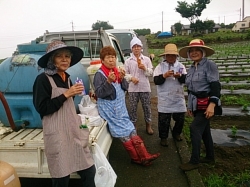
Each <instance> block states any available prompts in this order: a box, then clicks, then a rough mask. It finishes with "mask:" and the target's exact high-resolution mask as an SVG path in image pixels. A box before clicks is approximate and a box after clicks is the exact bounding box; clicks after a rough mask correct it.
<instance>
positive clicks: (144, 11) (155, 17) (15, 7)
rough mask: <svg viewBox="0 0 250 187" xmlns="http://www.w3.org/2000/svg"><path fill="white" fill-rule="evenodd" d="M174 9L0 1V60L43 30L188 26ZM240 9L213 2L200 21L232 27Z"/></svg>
mask: <svg viewBox="0 0 250 187" xmlns="http://www.w3.org/2000/svg"><path fill="white" fill-rule="evenodd" d="M180 1H181V0H180ZM187 2H188V3H190V2H194V0H187ZM176 6H177V0H0V59H2V58H6V57H10V56H11V55H12V53H13V52H14V50H15V49H16V46H17V44H20V43H27V42H30V41H31V40H34V39H35V38H37V37H39V36H41V35H43V33H44V32H45V30H48V31H51V32H55V31H71V30H72V27H73V29H74V30H76V31H79V30H91V26H92V24H93V23H95V22H96V21H97V20H100V21H108V22H109V23H110V24H111V25H112V26H114V28H115V29H143V28H150V29H151V32H157V31H161V30H162V28H163V30H164V31H170V26H171V25H173V24H174V23H176V22H178V21H181V23H182V24H189V22H188V20H187V19H185V18H182V17H181V16H180V14H179V13H177V12H175V10H174V9H175V8H176ZM240 9H242V0H212V2H211V3H210V4H209V5H208V6H207V9H206V10H204V11H203V13H202V16H201V19H202V20H205V19H212V20H214V21H215V22H216V23H225V24H229V23H235V22H236V21H239V20H240V15H242V14H240ZM244 15H245V17H246V16H250V0H245V12H244ZM162 20H163V24H162Z"/></svg>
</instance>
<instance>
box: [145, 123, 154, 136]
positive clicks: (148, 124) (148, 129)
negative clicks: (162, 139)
mask: <svg viewBox="0 0 250 187" xmlns="http://www.w3.org/2000/svg"><path fill="white" fill-rule="evenodd" d="M146 132H147V134H149V135H152V134H154V131H153V129H152V127H151V124H150V123H148V122H146Z"/></svg>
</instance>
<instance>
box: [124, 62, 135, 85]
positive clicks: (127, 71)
mask: <svg viewBox="0 0 250 187" xmlns="http://www.w3.org/2000/svg"><path fill="white" fill-rule="evenodd" d="M128 61H129V60H128V59H127V60H126V61H125V63H124V69H125V72H126V75H125V77H124V78H125V79H126V81H127V82H131V79H132V77H133V76H132V75H131V74H130V71H129V67H128Z"/></svg>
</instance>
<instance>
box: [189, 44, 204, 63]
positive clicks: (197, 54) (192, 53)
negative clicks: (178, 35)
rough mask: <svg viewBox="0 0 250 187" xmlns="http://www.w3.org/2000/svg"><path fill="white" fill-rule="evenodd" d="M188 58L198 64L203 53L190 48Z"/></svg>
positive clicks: (195, 48)
mask: <svg viewBox="0 0 250 187" xmlns="http://www.w3.org/2000/svg"><path fill="white" fill-rule="evenodd" d="M189 56H190V58H191V60H193V61H194V62H200V61H201V59H202V57H203V53H202V51H201V49H200V48H199V47H191V48H190V49H189Z"/></svg>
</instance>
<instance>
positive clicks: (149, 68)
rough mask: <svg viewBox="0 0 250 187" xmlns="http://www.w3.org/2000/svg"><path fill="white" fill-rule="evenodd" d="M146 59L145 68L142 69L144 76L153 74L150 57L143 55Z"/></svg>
mask: <svg viewBox="0 0 250 187" xmlns="http://www.w3.org/2000/svg"><path fill="white" fill-rule="evenodd" d="M144 58H145V59H146V70H145V71H144V74H145V76H146V77H150V76H152V75H153V72H154V71H153V65H152V62H151V60H150V58H148V57H144Z"/></svg>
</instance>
